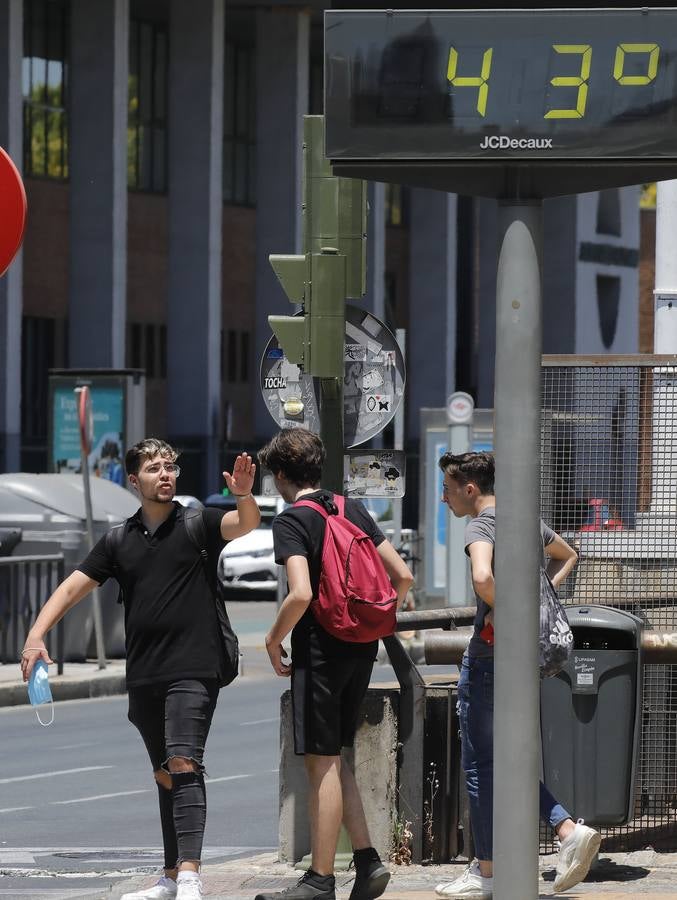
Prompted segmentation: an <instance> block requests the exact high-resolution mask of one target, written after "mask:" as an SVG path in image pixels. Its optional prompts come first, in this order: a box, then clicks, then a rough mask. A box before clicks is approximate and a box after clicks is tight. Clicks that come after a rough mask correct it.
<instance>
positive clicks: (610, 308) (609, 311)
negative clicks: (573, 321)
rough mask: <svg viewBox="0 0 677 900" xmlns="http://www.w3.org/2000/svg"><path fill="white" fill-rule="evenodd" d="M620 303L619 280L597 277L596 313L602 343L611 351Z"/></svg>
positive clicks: (609, 276)
mask: <svg viewBox="0 0 677 900" xmlns="http://www.w3.org/2000/svg"><path fill="white" fill-rule="evenodd" d="M620 302H621V279H620V278H618V277H616V276H614V275H598V276H597V311H598V313H599V330H600V332H601V334H602V342H603V344H604V346H605V347H606V349H607V350H610V349H611V346H612V345H613V342H614V338H615V337H616V326H617V325H618V311H619V308H620Z"/></svg>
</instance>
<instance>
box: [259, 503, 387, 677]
mask: <svg viewBox="0 0 677 900" xmlns="http://www.w3.org/2000/svg"><path fill="white" fill-rule="evenodd" d="M332 497H333V494H331V493H330V492H329V491H323V490H319V491H314V492H313V493H312V494H304V495H303V496H302V497H299V500H315V499H320V500H322V501H323V502H324V504H325V505H326V504H327V503H331V501H332ZM345 515H346V518H347V519H349V520H350V521H351V522H352V523H353V525H357V527H358V528H359V529H360V530H361V531H363V532H364V533H365V534H366V535H368V536H369V537H370V538H371V539H372V541H373V542H374V546H376V547H378V545H379V544H381V543H382V542H383V541H384V540H385V536H384V535H383V533H382V532H381V530H380V529H379V528H378V526H377V525H376V523H375V522H374V520H373V519H372V517H371V516H370V515H369V513H368V512H367V510H366V509H365V507H364V505H363V504H362V503H360V501H359V500H351V499H349V498H348V499H346V507H345ZM324 527H325V521H324V517H323V516H322V513H320V512H319V511H318V512H315V510H313V509H311V508H310V507H307V506H290V507H289V508H288V509H285V510H284V511H283V512H281V513H280V514H279V516H277V517H276V519H275V521H274V522H273V542H274V546H275V561H276V562H277V563H278V564H279V565H284V563H285V560H287V559H288V558H289V557H290V556H305V558H306V559H307V560H308V569H309V571H310V585H311V587H312V589H313V597H317V596H318V593H319V589H320V571H321V567H322V544H323V542H324ZM291 649H292V662H293V663H294V665H295V666H297V667H298V666H304V665H307V663H308V660H309V659H310V655H311V652H312V654H313V659H317V658H318V657H319V658H327V659H331V658H336V657H340V658H356V657H357V658H360V659H376V654H377V652H378V641H369V642H368V643H366V644H358V643H353V642H349V641H342V640H339V638H336V637H334V636H333V635H331V634H328V633H327V632H326V631H325V630H324V628H322V626H321V625H319V624H318V622H317V620H316V619H315V616H314V615H313V613H312V611H311V609H310V607H308V609H307V610H306V612H305V613H304V614H303V616H302V618H301V619H300V620H299V622H298V623H297V624H296V626H295V627H294V630H293V631H292V635H291Z"/></svg>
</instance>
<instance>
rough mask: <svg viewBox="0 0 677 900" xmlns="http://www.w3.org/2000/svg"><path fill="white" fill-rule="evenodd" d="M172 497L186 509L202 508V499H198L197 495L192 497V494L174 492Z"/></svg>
mask: <svg viewBox="0 0 677 900" xmlns="http://www.w3.org/2000/svg"><path fill="white" fill-rule="evenodd" d="M174 499H175V500H176V502H177V503H180V504H181V506H185V507H186V508H187V509H204V506H203V504H202V501H200V500H198V499H197V497H193V495H192V494H175V495H174Z"/></svg>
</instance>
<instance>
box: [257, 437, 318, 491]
mask: <svg viewBox="0 0 677 900" xmlns="http://www.w3.org/2000/svg"><path fill="white" fill-rule="evenodd" d="M325 457H326V452H325V449H324V444H323V443H322V441H321V440H320V438H319V437H318V435H316V434H313V432H312V431H306V430H305V429H304V428H283V429H282V430H281V431H279V432H278V433H277V434H276V435H275V437H274V438H272V440H270V441H269V442H268V443H267V444H266V446H265V447H262V448H261V450H259V452H258V458H259V462H260V463H261V465H262V466H264V467H265V468H266V469H269V470H270V471H271V472H272V473H273V475H278V474H282V475H283V476H284V477H285V478H286V479H287V481H290V482H291V483H292V484H295V485H298V486H299V487H306V486H315V485H316V484H319V483H320V479H321V478H322V466H323V465H324V460H325Z"/></svg>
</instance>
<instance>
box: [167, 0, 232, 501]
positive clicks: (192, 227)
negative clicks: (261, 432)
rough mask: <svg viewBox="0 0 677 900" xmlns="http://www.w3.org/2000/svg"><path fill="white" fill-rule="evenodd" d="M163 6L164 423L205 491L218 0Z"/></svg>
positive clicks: (217, 296) (219, 67)
mask: <svg viewBox="0 0 677 900" xmlns="http://www.w3.org/2000/svg"><path fill="white" fill-rule="evenodd" d="M169 13H170V35H169V40H170V45H171V48H172V52H171V56H170V64H169V112H170V115H169V285H168V298H167V316H168V322H167V325H168V327H167V354H168V359H170V360H171V365H170V366H169V370H168V378H167V399H168V411H169V422H168V426H169V434H170V436H171V438H173V439H176V440H177V442H178V443H179V444H180V445H182V446H183V448H184V451H186V450H191V451H192V452H191V453H190V455H188V454H187V453H186V454H185V456H184V460H186V463H187V464H190V466H191V468H192V472H191V473H190V475H191V477H192V478H193V483H194V484H196V485H197V486H196V487H195V488H194V490H195V491H198V490H200V491H202V492H203V494H208V493H210V492H211V491H213V490H214V486H215V485H216V484H220V483H221V474H220V470H221V468H222V466H221V464H220V459H219V441H220V436H221V414H222V406H221V399H222V398H221V371H220V370H221V359H220V357H221V352H220V343H221V327H222V321H221V288H222V284H221V257H222V252H223V236H222V228H223V57H224V43H225V4H224V0H203V2H201V3H193V4H188V3H185V2H183V0H172V2H171V3H170V4H169ZM188 483H189V482H188Z"/></svg>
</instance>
